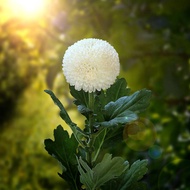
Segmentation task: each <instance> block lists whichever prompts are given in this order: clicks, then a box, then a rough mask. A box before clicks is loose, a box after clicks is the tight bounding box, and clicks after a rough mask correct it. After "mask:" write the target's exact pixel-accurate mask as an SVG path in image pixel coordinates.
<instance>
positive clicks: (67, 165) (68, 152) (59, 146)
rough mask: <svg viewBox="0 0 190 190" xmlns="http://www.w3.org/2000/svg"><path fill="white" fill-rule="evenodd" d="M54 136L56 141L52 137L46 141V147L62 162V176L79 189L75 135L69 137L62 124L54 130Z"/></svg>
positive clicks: (74, 187)
mask: <svg viewBox="0 0 190 190" xmlns="http://www.w3.org/2000/svg"><path fill="white" fill-rule="evenodd" d="M54 138H55V141H52V140H51V139H46V140H45V141H44V144H45V149H46V150H47V151H48V153H49V154H50V155H51V156H53V157H55V158H56V159H57V160H58V161H59V162H60V163H61V164H62V168H63V172H62V174H61V175H60V176H61V177H62V178H63V179H65V180H67V181H68V182H70V186H71V187H72V188H73V189H77V185H78V183H79V180H78V179H77V177H78V170H77V160H76V154H77V152H76V149H77V147H78V142H77V141H76V139H75V138H74V135H72V136H71V138H69V134H68V132H67V131H65V130H63V128H62V127H61V126H58V127H57V129H55V130H54ZM78 186H80V185H78Z"/></svg>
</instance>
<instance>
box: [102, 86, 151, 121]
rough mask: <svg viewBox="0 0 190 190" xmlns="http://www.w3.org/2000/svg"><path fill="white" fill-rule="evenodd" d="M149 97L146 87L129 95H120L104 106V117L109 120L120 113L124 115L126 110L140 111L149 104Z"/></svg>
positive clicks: (149, 93) (149, 92)
mask: <svg viewBox="0 0 190 190" xmlns="http://www.w3.org/2000/svg"><path fill="white" fill-rule="evenodd" d="M150 98H151V91H150V90H146V89H143V90H140V91H137V92H135V93H134V94H132V95H131V96H124V97H121V98H119V99H118V100H116V101H115V102H110V103H108V104H107V105H106V106H105V112H104V115H105V118H106V120H108V121H109V120H111V119H114V118H117V117H118V116H120V115H122V116H124V115H125V112H126V111H127V110H129V111H132V112H135V113H140V112H142V111H144V110H145V109H146V108H147V107H148V106H149V102H150Z"/></svg>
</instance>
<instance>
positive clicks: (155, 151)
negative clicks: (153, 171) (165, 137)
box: [148, 145, 162, 159]
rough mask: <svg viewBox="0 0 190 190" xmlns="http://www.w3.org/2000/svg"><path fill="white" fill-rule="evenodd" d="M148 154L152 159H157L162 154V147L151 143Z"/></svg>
mask: <svg viewBox="0 0 190 190" xmlns="http://www.w3.org/2000/svg"><path fill="white" fill-rule="evenodd" d="M148 155H149V156H150V157H151V158H152V159H158V158H160V157H161V155H162V148H161V147H160V146H158V145H153V146H151V147H150V148H149V150H148Z"/></svg>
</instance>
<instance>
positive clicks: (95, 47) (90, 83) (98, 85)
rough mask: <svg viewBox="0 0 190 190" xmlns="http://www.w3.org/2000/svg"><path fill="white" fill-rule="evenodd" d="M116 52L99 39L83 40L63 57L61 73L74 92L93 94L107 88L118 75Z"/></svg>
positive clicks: (69, 49) (118, 65)
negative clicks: (82, 91)
mask: <svg viewBox="0 0 190 190" xmlns="http://www.w3.org/2000/svg"><path fill="white" fill-rule="evenodd" d="M119 71H120V63H119V57H118V53H117V52H116V50H115V49H114V48H113V46H111V45H110V44H109V43H108V42H106V41H104V40H100V39H94V38H89V39H83V40H80V41H78V42H76V43H74V44H73V45H71V46H70V47H69V48H68V49H67V50H66V52H65V55H64V57H63V73H64V75H65V77H66V80H67V82H68V83H69V84H70V85H71V86H74V87H75V89H76V90H78V91H79V90H81V89H83V90H84V91H85V92H94V91H96V90H98V91H100V90H101V89H103V90H105V89H107V88H109V87H110V86H111V85H112V84H113V83H114V82H115V80H116V77H117V76H118V75H119Z"/></svg>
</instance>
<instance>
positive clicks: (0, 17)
mask: <svg viewBox="0 0 190 190" xmlns="http://www.w3.org/2000/svg"><path fill="white" fill-rule="evenodd" d="M89 37H94V38H100V39H103V40H106V41H108V42H109V43H110V44H112V45H113V46H114V47H115V49H116V50H117V52H118V53H119V56H120V62H121V74H120V77H124V78H125V79H126V80H127V82H128V86H129V87H130V88H131V90H132V92H134V91H136V90H140V89H142V88H147V89H150V90H152V92H153V97H152V100H151V105H150V107H149V109H148V110H147V111H146V113H145V114H143V115H141V119H140V120H139V121H138V122H136V124H135V125H136V127H138V129H139V130H136V131H135V132H134V126H129V127H128V129H131V130H128V131H127V133H128V135H127V139H126V131H125V130H124V139H125V142H124V143H123V144H122V147H115V148H114V150H113V153H114V154H115V155H123V156H125V157H126V158H127V160H129V162H130V163H132V162H133V161H135V160H137V159H144V158H146V159H148V160H149V166H148V167H149V172H148V174H147V175H146V176H145V178H144V180H145V182H146V183H147V185H148V187H149V189H151V190H156V189H160V190H162V189H169V190H182V189H183V190H188V189H189V188H190V182H189V181H188V179H189V177H190V104H189V103H190V92H189V81H190V78H189V77H190V72H189V71H190V70H189V69H190V2H189V0H180V1H175V2H174V1H173V0H157V1H152V0H136V1H133V0H54V1H51V0H30V1H26V0H6V1H4V0H0V190H33V189H37V190H45V189H53V190H60V189H67V185H66V184H65V182H64V181H63V180H62V179H61V178H60V177H59V176H58V175H57V172H61V169H60V166H59V164H58V163H57V162H56V160H54V159H53V158H51V157H50V156H49V155H48V153H47V152H46V151H45V149H44V144H43V141H44V139H45V138H53V129H54V128H56V126H57V125H59V124H61V125H62V126H64V128H65V129H68V128H67V126H66V125H65V124H64V122H63V121H62V120H61V119H60V118H59V115H58V109H57V107H56V106H55V105H54V104H53V102H52V100H51V99H50V98H49V96H48V95H47V94H45V93H44V92H43V90H44V89H51V90H53V91H54V92H55V94H56V95H57V96H58V97H59V98H60V100H61V101H62V103H63V104H64V106H65V107H66V109H67V110H68V112H69V114H70V116H71V118H72V119H73V120H74V121H75V122H76V123H77V124H78V125H79V126H81V127H82V124H83V120H84V118H82V117H81V116H79V115H78V113H77V111H76V107H74V106H73V104H72V101H73V100H72V98H71V97H70V95H69V90H68V84H67V83H65V80H64V76H63V74H62V68H61V64H62V57H63V55H64V52H65V50H66V49H67V47H68V46H70V45H71V44H73V43H74V42H76V41H78V40H80V39H83V38H89ZM130 127H131V128H130ZM68 130H69V129H68ZM139 131H140V133H139ZM121 141H122V139H121Z"/></svg>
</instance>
